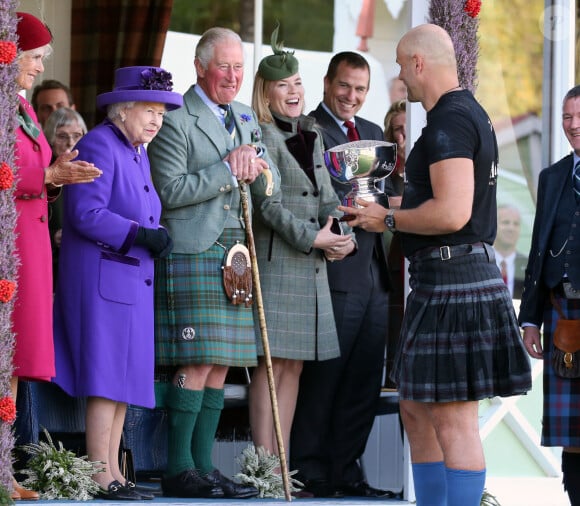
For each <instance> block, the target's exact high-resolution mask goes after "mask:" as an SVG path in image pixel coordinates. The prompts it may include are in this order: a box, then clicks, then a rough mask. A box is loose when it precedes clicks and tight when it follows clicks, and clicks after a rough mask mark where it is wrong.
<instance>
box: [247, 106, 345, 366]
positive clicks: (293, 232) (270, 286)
mask: <svg viewBox="0 0 580 506" xmlns="http://www.w3.org/2000/svg"><path fill="white" fill-rule="evenodd" d="M283 120H284V127H285V128H286V127H287V128H288V129H289V130H290V129H291V131H284V130H282V129H281V128H279V127H278V126H277V125H276V124H274V123H269V124H261V125H260V126H261V128H262V135H263V139H262V141H263V143H264V144H265V145H266V146H267V148H268V153H269V155H270V158H271V159H272V161H273V162H274V164H275V165H276V166H277V167H278V170H279V171H280V175H281V192H279V193H278V197H277V198H272V199H269V201H268V205H267V206H262V208H261V209H256V210H255V215H254V225H253V227H254V238H255V243H256V254H257V260H258V268H259V271H260V279H261V287H262V294H263V299H264V308H265V315H266V324H267V329H268V338H269V345H270V351H271V354H272V356H273V357H278V358H289V359H296V360H327V359H330V358H336V357H338V356H339V355H340V350H339V346H338V338H337V334H336V327H335V323H334V315H333V312H332V302H331V298H330V290H329V288H328V279H327V276H326V260H325V258H324V255H323V253H322V251H321V250H318V249H315V248H313V247H312V244H313V242H314V239H315V237H316V234H317V233H318V231H319V230H320V229H321V228H322V227H323V226H324V225H325V224H326V221H327V219H328V216H329V215H331V216H336V217H339V216H341V213H340V212H339V211H337V209H336V207H337V206H338V205H339V201H338V198H337V196H336V193H335V192H334V189H333V187H332V183H331V182H330V176H329V175H328V171H327V170H326V168H325V166H324V157H323V153H324V152H323V149H324V148H323V144H322V135H321V134H320V133H316V138H315V140H314V153H313V162H314V180H315V181H316V185H315V184H314V183H313V181H312V180H311V179H310V178H309V177H308V175H307V174H306V172H305V171H304V170H303V169H302V168H301V167H300V164H299V163H298V162H297V160H296V158H295V157H294V156H293V155H292V153H291V152H290V151H289V149H288V147H287V144H286V141H287V140H288V139H290V138H294V137H295V136H296V133H297V125H298V123H300V127H301V129H302V132H313V131H314V119H313V118H310V117H308V116H304V115H302V116H300V117H299V118H293V119H290V118H283ZM309 135H310V136H311V137H312V134H309ZM343 229H344V232H345V233H348V234H352V231H351V230H350V228H349V227H348V226H346V225H343ZM353 240H354V236H353ZM255 321H256V339H257V346H258V354H260V355H262V354H263V349H262V343H261V337H260V329H259V324H258V318H255Z"/></svg>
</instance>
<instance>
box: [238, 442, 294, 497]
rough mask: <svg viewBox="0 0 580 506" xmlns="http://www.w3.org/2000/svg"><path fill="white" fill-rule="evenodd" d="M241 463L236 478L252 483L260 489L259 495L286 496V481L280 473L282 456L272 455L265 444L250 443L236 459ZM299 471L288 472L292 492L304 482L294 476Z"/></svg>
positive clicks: (245, 482)
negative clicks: (256, 445)
mask: <svg viewBox="0 0 580 506" xmlns="http://www.w3.org/2000/svg"><path fill="white" fill-rule="evenodd" d="M236 460H237V461H238V464H240V472H239V473H238V474H236V476H235V477H236V478H237V479H238V480H239V481H240V482H241V483H244V484H246V485H252V486H254V487H256V488H257V489H258V497H259V498H264V497H273V498H276V499H281V498H283V497H284V482H283V480H282V475H281V474H280V471H279V469H280V458H279V457H278V456H277V455H272V454H271V453H269V452H268V451H267V450H266V449H265V448H264V447H263V446H258V448H257V449H256V447H255V446H254V445H253V444H249V445H248V446H247V447H246V448H245V449H244V450H243V452H242V455H240V457H238V458H237V459H236ZM297 472H298V471H297V470H295V471H291V472H290V473H288V476H289V485H290V492H297V491H298V490H300V489H301V488H302V487H303V484H302V483H301V482H299V481H298V480H297V479H296V478H292V476H293V475H295V474H296V473H297Z"/></svg>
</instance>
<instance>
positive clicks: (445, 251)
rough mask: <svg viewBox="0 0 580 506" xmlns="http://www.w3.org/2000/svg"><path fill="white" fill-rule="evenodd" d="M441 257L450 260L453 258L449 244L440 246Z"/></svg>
mask: <svg viewBox="0 0 580 506" xmlns="http://www.w3.org/2000/svg"><path fill="white" fill-rule="evenodd" d="M439 257H440V258H441V260H449V259H450V258H451V248H450V247H449V246H441V247H440V248H439Z"/></svg>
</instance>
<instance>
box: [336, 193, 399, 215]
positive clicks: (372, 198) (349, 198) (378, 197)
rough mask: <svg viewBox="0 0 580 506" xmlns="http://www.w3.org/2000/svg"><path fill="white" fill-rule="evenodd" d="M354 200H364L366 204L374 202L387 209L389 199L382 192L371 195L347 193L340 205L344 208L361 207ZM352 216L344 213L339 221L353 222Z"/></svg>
mask: <svg viewBox="0 0 580 506" xmlns="http://www.w3.org/2000/svg"><path fill="white" fill-rule="evenodd" d="M355 199H359V200H364V201H366V202H376V203H377V204H380V205H381V206H383V207H384V208H386V209H389V198H388V197H387V195H385V194H384V193H383V192H379V191H377V192H373V193H358V194H354V193H352V192H351V193H348V194H346V195H345V196H344V198H343V199H342V205H343V206H344V207H358V208H360V207H362V206H360V205H359V204H357V203H356V202H355ZM353 219H354V216H353V215H352V214H348V213H345V214H344V215H343V216H342V218H340V221H350V220H353Z"/></svg>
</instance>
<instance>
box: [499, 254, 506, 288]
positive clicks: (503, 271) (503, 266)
mask: <svg viewBox="0 0 580 506" xmlns="http://www.w3.org/2000/svg"><path fill="white" fill-rule="evenodd" d="M499 265H500V268H501V279H503V282H504V283H505V284H506V285H507V282H508V276H507V264H506V261H505V260H502V261H501V262H500V264H499Z"/></svg>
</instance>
